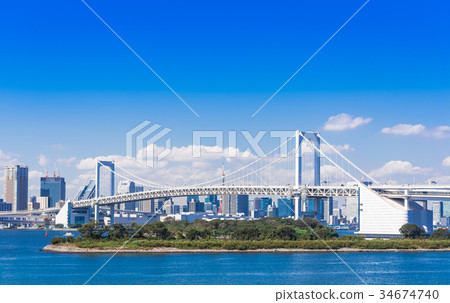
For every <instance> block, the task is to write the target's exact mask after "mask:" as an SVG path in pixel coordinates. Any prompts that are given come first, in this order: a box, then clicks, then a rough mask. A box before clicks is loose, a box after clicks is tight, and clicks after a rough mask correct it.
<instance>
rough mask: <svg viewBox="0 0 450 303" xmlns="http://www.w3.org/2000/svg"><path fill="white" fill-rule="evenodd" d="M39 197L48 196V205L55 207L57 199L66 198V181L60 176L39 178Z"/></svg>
mask: <svg viewBox="0 0 450 303" xmlns="http://www.w3.org/2000/svg"><path fill="white" fill-rule="evenodd" d="M41 197H48V199H49V207H55V206H56V203H57V202H58V201H61V200H63V201H65V200H66V181H65V180H64V178H61V177H42V178H41Z"/></svg>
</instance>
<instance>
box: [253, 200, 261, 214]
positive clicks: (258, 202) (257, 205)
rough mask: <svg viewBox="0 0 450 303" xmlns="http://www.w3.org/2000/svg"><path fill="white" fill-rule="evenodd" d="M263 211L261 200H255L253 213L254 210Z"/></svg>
mask: <svg viewBox="0 0 450 303" xmlns="http://www.w3.org/2000/svg"><path fill="white" fill-rule="evenodd" d="M260 209H261V198H258V197H257V198H255V199H254V200H253V209H252V211H253V210H260Z"/></svg>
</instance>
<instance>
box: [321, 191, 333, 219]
mask: <svg viewBox="0 0 450 303" xmlns="http://www.w3.org/2000/svg"><path fill="white" fill-rule="evenodd" d="M332 215H333V197H328V198H325V199H323V219H324V220H325V221H326V222H327V224H330V216H332Z"/></svg>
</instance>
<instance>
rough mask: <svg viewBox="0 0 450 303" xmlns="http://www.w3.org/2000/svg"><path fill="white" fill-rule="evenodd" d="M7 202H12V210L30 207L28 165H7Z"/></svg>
mask: <svg viewBox="0 0 450 303" xmlns="http://www.w3.org/2000/svg"><path fill="white" fill-rule="evenodd" d="M4 181H5V202H7V203H11V204H12V211H17V210H27V208H28V166H24V165H12V166H5V178H4Z"/></svg>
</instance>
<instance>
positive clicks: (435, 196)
mask: <svg viewBox="0 0 450 303" xmlns="http://www.w3.org/2000/svg"><path fill="white" fill-rule="evenodd" d="M361 186H363V185H361ZM370 188H371V189H373V190H374V191H376V192H377V193H379V194H380V195H382V196H385V197H387V198H391V199H405V198H409V199H410V200H412V201H414V200H450V186H446V187H438V186H414V185H408V186H403V185H400V186H387V185H380V186H379V185H376V186H370ZM206 195H259V196H281V197H294V196H306V197H308V198H324V197H357V196H358V195H359V187H358V185H356V184H352V185H347V186H300V187H296V188H295V187H293V186H208V187H198V188H197V187H175V188H167V189H162V190H152V191H144V192H139V193H131V194H122V195H116V196H109V197H100V198H98V199H89V200H81V201H74V202H72V207H73V208H84V207H92V206H93V205H94V204H95V203H98V205H99V206H102V205H113V204H119V203H124V202H134V201H142V200H149V199H158V198H167V197H183V196H206Z"/></svg>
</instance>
